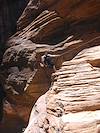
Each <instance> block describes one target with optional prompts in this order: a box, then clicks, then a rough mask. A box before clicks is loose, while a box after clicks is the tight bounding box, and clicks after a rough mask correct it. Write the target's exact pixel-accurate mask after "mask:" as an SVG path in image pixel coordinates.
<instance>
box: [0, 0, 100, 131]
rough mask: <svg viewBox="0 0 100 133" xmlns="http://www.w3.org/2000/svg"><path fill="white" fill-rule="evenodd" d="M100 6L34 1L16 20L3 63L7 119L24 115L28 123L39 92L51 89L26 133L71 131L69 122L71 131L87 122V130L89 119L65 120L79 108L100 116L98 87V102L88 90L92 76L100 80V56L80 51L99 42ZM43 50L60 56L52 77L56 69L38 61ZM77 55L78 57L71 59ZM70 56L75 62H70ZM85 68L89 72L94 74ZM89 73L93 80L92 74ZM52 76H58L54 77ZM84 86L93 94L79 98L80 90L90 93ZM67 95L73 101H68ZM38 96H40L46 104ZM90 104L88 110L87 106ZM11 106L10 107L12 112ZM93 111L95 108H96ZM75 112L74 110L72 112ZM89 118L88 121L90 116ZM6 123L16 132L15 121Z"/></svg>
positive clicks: (17, 119) (63, 0)
mask: <svg viewBox="0 0 100 133" xmlns="http://www.w3.org/2000/svg"><path fill="white" fill-rule="evenodd" d="M99 8H100V2H99V0H97V1H95V0H90V1H88V0H85V1H81V0H77V1H73V0H67V1H66V0H59V1H58V0H30V2H29V3H28V5H27V7H26V8H25V10H24V12H23V13H22V15H21V17H20V18H19V20H18V21H17V32H16V33H15V34H14V35H13V36H11V37H10V38H9V40H8V41H7V43H6V47H7V50H6V51H5V53H4V55H3V60H2V64H1V66H0V67H1V69H0V73H1V74H0V80H1V81H2V82H3V83H4V84H5V88H6V91H7V96H8V101H9V103H10V104H7V106H5V112H6V113H5V114H6V115H5V117H6V123H7V122H8V121H9V119H10V118H11V120H12V121H14V123H16V122H18V123H20V120H22V125H21V127H22V126H25V124H27V122H28V118H29V114H30V110H31V108H32V106H33V104H34V103H35V102H36V100H37V99H38V98H39V96H41V95H42V94H44V93H45V92H47V90H48V89H49V88H50V89H51V90H50V91H49V92H47V93H46V94H45V95H44V96H42V98H41V100H39V101H38V102H37V103H36V104H37V105H36V106H35V107H34V111H33V115H31V118H30V123H29V126H28V128H27V129H26V131H25V132H27V133H28V132H32V133H34V132H35V131H36V132H37V133H38V132H46V131H47V132H66V131H67V132H68V131H69V127H70V125H71V124H72V125H73V126H72V125H71V127H72V129H71V131H69V132H74V131H75V130H76V127H75V125H76V126H77V131H75V132H79V131H80V130H83V128H82V129H81V127H83V126H85V127H86V132H87V131H88V129H89V128H88V126H87V125H86V123H85V125H84V124H83V125H80V124H79V123H77V122H76V121H75V123H73V121H74V120H73V121H71V122H70V123H69V125H68V124H67V125H68V127H66V123H68V122H67V121H66V119H69V118H70V117H72V116H73V117H74V115H75V117H76V116H79V115H80V114H81V111H83V115H84V114H86V116H87V118H88V114H89V113H91V114H90V115H96V113H97V115H98V112H99V111H96V110H99V101H98V99H99V95H98V99H95V95H97V92H98V90H97V91H96V90H95V86H94V93H93V96H94V99H93V102H94V103H91V100H90V98H91V97H92V94H91V93H92V92H91V93H90V91H89V89H90V88H89V87H92V85H89V86H88V85H87V84H88V82H90V79H91V80H92V79H93V80H94V82H96V84H97V81H95V79H97V80H98V74H97V73H99V66H100V65H99V58H96V59H95V58H94V57H92V55H94V54H93V53H94V52H90V53H91V54H90V56H91V58H93V59H92V60H90V57H89V58H88V56H87V55H85V54H84V53H88V52H87V51H88V50H87V51H85V52H84V53H82V55H83V57H81V56H80V55H78V56H76V55H77V54H78V53H79V52H81V51H82V50H83V49H86V48H90V47H93V46H98V45H99V44H100V10H99ZM94 48H95V49H97V47H94ZM94 48H93V49H94ZM98 49H99V47H98ZM45 51H49V52H51V54H59V55H60V56H59V57H58V58H54V62H55V65H56V68H57V69H58V71H57V72H56V73H55V74H53V76H51V75H52V73H53V71H52V70H49V69H48V68H41V67H40V65H39V63H40V58H41V55H43V54H44V52H45ZM98 53H99V52H98ZM75 56H76V57H75ZM84 56H85V57H86V59H85V58H84ZM74 57H75V59H73V58H74ZM78 58H80V59H78ZM72 59H73V60H72ZM67 60H71V61H69V62H66V61H67ZM64 62H65V63H64ZM66 64H69V65H66ZM70 67H71V68H70ZM94 67H98V69H96V71H95V70H94ZM83 68H84V69H87V70H86V72H85V71H84V70H83V71H82V70H81V69H83ZM92 68H93V71H92ZM67 69H68V71H67ZM92 72H93V73H92ZM95 72H96V73H95ZM87 73H90V75H89V74H87ZM78 74H79V75H78ZM82 74H83V75H82ZM80 75H82V76H83V79H80V80H79V78H80V77H81V76H80ZM93 75H94V76H93ZM89 76H90V79H88V78H89ZM92 76H93V77H92ZM96 76H97V78H96ZM53 77H54V80H53V81H52V78H53ZM64 77H65V78H64ZM85 78H86V79H85ZM86 80H87V81H86ZM51 81H52V83H51ZM53 82H54V84H53ZM98 82H99V81H98ZM75 83H76V84H75ZM52 84H53V85H52ZM64 84H65V85H64ZM51 85H52V87H51ZM82 85H83V86H82ZM97 86H98V84H97ZM71 87H72V88H74V89H72V88H71ZM83 87H84V88H85V89H86V92H87V91H88V92H87V93H88V95H89V97H88V96H87V95H86V97H83V100H84V101H83V100H81V98H82V97H81V93H82V95H85V94H86V92H83ZM74 90H75V91H74ZM92 90H93V89H92ZM76 91H78V94H77V95H79V96H77V97H73V95H75V94H76ZM81 91H82V92H81ZM62 95H63V96H62ZM44 97H45V98H44ZM51 97H52V98H51ZM59 98H61V99H59ZM68 98H69V101H67V100H68ZM71 98H72V99H71ZM78 98H79V99H78ZM45 99H46V100H45ZM58 99H59V100H58ZM87 99H88V100H87ZM79 100H80V101H79ZM40 101H42V104H41V102H40ZM56 101H57V103H56ZM67 103H68V108H67ZM90 103H91V104H90ZM56 104H57V106H56ZM81 104H82V105H81ZM94 104H95V106H94ZM8 105H9V106H8ZM43 105H44V106H43ZM87 106H88V107H89V108H90V110H87ZM8 107H9V108H10V107H11V111H10V112H9V108H8ZM35 108H36V110H37V111H36V110H35ZM93 110H95V111H96V112H92V111H93ZM84 111H87V112H84ZM88 111H90V112H88ZM75 112H76V114H73V113H75ZM67 113H68V115H67ZM71 113H72V114H71ZM35 116H36V118H35ZM41 117H42V118H41ZM89 117H91V116H89ZM45 118H46V119H45ZM94 119H95V118H94V117H93V120H94ZM31 120H32V121H31ZM96 120H97V117H96ZM34 121H36V123H35V122H34ZM37 121H38V122H37ZM59 121H60V122H61V123H59ZM86 121H87V123H88V119H86ZM83 122H84V120H83ZM6 123H5V125H6ZM44 123H45V124H44ZM95 123H96V121H95ZM98 123H99V122H98ZM31 124H32V127H34V130H33V128H32V127H31ZM34 124H35V126H34ZM5 125H4V127H3V129H11V128H12V131H10V130H7V131H9V132H12V133H13V132H14V129H15V126H13V125H12V124H11V125H12V126H10V125H9V126H7V127H6V128H5ZM88 125H89V123H88ZM95 125H96V124H94V123H93V126H92V125H91V124H90V127H91V128H90V129H89V130H90V131H92V129H93V131H96V130H95V129H96V126H95ZM16 127H18V129H19V125H16ZM21 127H20V128H21ZM98 127H99V125H98ZM29 130H30V131H29ZM17 131H19V130H16V132H17ZM90 131H89V132H90ZM93 131H92V132H93ZM82 132H83V131H82ZM14 133H15V132H14Z"/></svg>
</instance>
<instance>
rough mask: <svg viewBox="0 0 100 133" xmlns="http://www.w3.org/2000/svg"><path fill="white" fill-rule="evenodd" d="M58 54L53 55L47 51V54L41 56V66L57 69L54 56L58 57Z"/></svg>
mask: <svg viewBox="0 0 100 133" xmlns="http://www.w3.org/2000/svg"><path fill="white" fill-rule="evenodd" d="M58 56H59V55H52V54H49V53H48V52H45V54H44V55H43V56H41V63H40V66H41V67H48V68H50V69H53V70H54V71H56V67H55V64H54V61H53V58H54V57H58Z"/></svg>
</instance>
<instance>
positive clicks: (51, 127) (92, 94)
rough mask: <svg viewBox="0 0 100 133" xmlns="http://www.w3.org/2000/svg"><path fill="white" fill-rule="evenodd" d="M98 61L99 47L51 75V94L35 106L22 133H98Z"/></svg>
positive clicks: (66, 63)
mask: <svg viewBox="0 0 100 133" xmlns="http://www.w3.org/2000/svg"><path fill="white" fill-rule="evenodd" d="M99 61H100V46H96V47H92V48H89V49H85V50H83V51H82V52H80V53H79V54H78V55H77V56H76V57H75V58H74V59H72V60H71V61H66V62H64V63H63V64H62V67H61V68H60V69H59V70H58V71H57V72H56V73H54V74H53V76H54V80H55V81H54V83H53V85H52V87H51V88H50V90H49V91H48V92H47V93H46V94H45V95H44V96H42V97H40V98H39V100H38V101H37V102H36V104H35V105H34V107H33V111H32V113H31V117H30V121H29V125H28V127H27V129H26V131H25V133H39V132H41V133H42V132H43V133H45V132H48V133H51V132H53V133H56V132H60V133H80V132H81V133H84V132H85V133H97V130H98V127H99V124H100V90H99V88H100V76H99V75H100V66H99V67H98V64H99V63H100V62H99ZM90 62H91V63H90ZM95 62H96V63H95ZM95 64H97V65H95Z"/></svg>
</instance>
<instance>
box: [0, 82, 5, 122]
mask: <svg viewBox="0 0 100 133" xmlns="http://www.w3.org/2000/svg"><path fill="white" fill-rule="evenodd" d="M5 97H6V92H5V91H4V88H3V86H2V85H1V84H0V124H1V123H2V120H3V103H4V99H5Z"/></svg>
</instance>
